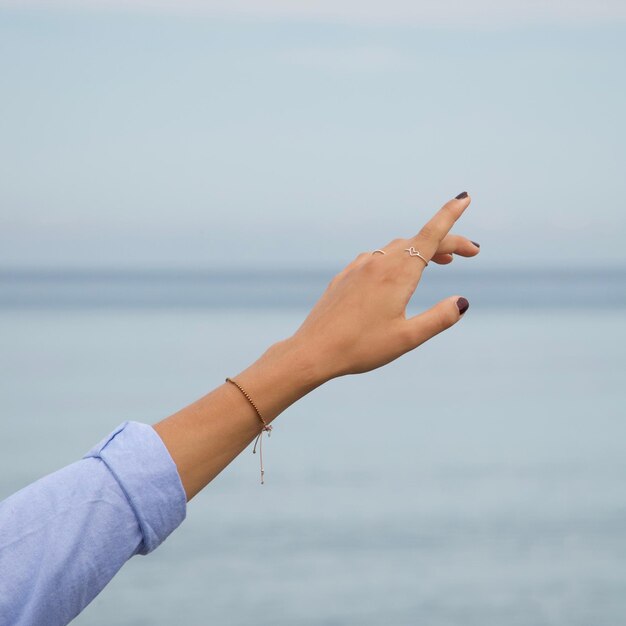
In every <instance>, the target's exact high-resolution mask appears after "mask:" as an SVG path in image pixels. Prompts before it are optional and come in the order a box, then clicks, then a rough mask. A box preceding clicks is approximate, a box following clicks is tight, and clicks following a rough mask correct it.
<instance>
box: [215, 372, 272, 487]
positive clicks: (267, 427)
mask: <svg viewBox="0 0 626 626" xmlns="http://www.w3.org/2000/svg"><path fill="white" fill-rule="evenodd" d="M225 382H227V383H232V384H233V385H235V387H237V389H239V391H241V393H242V394H243V395H244V396H245V398H246V400H247V401H248V402H249V403H250V404H251V405H252V408H253V409H254V410H255V411H256V414H257V415H258V416H259V419H260V420H261V422H262V424H263V428H261V432H260V433H259V434H258V435H257V438H256V441H255V442H254V448H253V449H252V454H256V444H257V443H258V444H259V460H260V462H261V484H262V485H263V484H265V481H264V479H263V475H264V474H265V470H264V469H263V433H264V432H266V431H267V436H268V437H269V436H271V434H272V426H271V425H270V424H268V423H267V422H266V421H265V420H264V419H263V416H262V415H261V411H259V409H258V407H257V405H256V404H254V401H253V400H252V398H251V397H250V396H249V395H248V394H247V393H246V391H245V390H244V388H243V387H242V386H241V385H240V384H239V383H238V382H237V381H235V380H233V379H232V378H226V381H225Z"/></svg>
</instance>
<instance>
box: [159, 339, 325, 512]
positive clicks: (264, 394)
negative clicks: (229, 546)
mask: <svg viewBox="0 0 626 626" xmlns="http://www.w3.org/2000/svg"><path fill="white" fill-rule="evenodd" d="M226 375H230V376H231V377H232V378H234V379H235V380H236V381H237V382H238V383H239V384H240V385H241V386H242V387H243V388H244V389H245V390H246V391H247V393H248V394H249V395H250V397H251V398H253V400H254V402H255V404H256V405H257V407H258V408H259V411H260V412H261V415H262V416H263V418H264V419H265V421H266V422H267V423H269V422H271V421H273V420H274V419H275V418H276V417H277V416H278V415H280V413H282V412H283V411H284V410H285V409H286V408H287V407H289V406H290V405H291V404H293V403H294V402H296V401H297V400H299V399H300V398H302V397H303V396H305V395H306V394H307V393H309V392H310V391H312V390H313V389H315V388H316V387H318V386H319V385H321V384H322V383H323V382H324V380H325V379H326V377H325V375H324V372H323V368H322V367H320V364H319V360H317V359H316V358H315V357H314V356H313V354H312V353H311V352H309V350H308V349H306V348H305V346H304V345H303V344H302V343H300V342H298V341H297V340H296V339H294V338H290V339H286V340H284V341H279V342H278V343H276V344H274V345H272V346H271V347H270V348H269V349H268V350H267V351H266V352H265V353H264V354H263V355H262V356H261V357H260V358H259V359H258V360H257V361H255V362H254V363H253V364H252V365H250V367H248V368H247V369H245V370H244V371H243V372H241V373H239V374H236V375H233V374H232V373H229V372H225V376H226ZM262 426H263V424H262V423H261V421H260V420H259V417H258V415H257V414H256V412H255V410H254V408H253V407H252V405H251V404H250V403H249V402H248V401H247V400H246V398H245V397H244V395H243V394H242V393H241V391H240V390H239V389H237V387H235V386H234V385H232V384H230V383H224V384H222V385H220V386H219V387H217V388H216V389H214V390H213V391H211V392H210V393H208V394H207V395H205V396H203V397H202V398H200V399H199V400H197V401H195V402H193V403H192V404H190V405H189V406H187V407H185V408H184V409H182V410H180V411H178V412H177V413H174V414H173V415H171V416H170V417H168V418H166V419H165V420H163V421H161V422H159V423H158V424H155V425H154V429H155V430H156V432H157V433H158V434H159V436H160V437H161V439H162V440H163V443H164V444H165V446H166V447H167V449H168V451H169V452H170V454H171V456H172V458H173V459H174V462H175V463H176V466H177V468H178V472H179V475H180V479H181V481H182V483H183V487H184V488H185V492H186V494H187V500H191V498H193V497H194V496H195V495H196V494H197V493H198V492H199V491H200V490H201V489H203V488H204V487H205V486H206V485H207V484H208V483H209V482H211V480H213V478H215V477H216V476H217V475H218V474H219V473H220V472H221V471H222V470H223V469H224V468H225V467H226V466H227V465H228V464H229V463H230V462H231V461H232V460H233V459H234V458H235V457H237V456H238V455H239V454H240V453H241V452H242V451H243V450H244V449H245V448H246V447H247V446H248V445H249V444H250V443H251V442H252V441H253V440H254V438H255V437H256V436H257V435H258V434H259V432H260V431H261V428H262Z"/></svg>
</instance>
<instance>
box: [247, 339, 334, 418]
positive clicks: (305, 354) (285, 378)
mask: <svg viewBox="0 0 626 626" xmlns="http://www.w3.org/2000/svg"><path fill="white" fill-rule="evenodd" d="M235 378H236V380H237V382H239V383H240V384H241V385H242V387H243V388H244V389H245V390H246V391H247V392H248V393H249V394H250V396H251V397H252V398H253V399H254V401H255V403H256V404H257V405H258V407H259V410H260V412H261V414H262V415H263V418H264V419H265V420H267V421H268V422H269V421H271V420H273V419H274V418H275V417H276V416H277V415H279V414H280V413H281V412H282V411H284V410H285V409H286V408H287V407H288V406H290V405H291V404H293V403H294V402H296V401H297V400H299V399H300V398H302V397H303V396H305V395H306V394H308V393H309V392H311V391H313V389H315V388H317V387H319V386H320V385H321V384H323V383H324V382H326V380H328V379H327V378H326V377H325V376H324V374H323V368H321V367H320V363H319V362H318V361H316V359H315V358H314V356H313V354H312V353H311V352H310V351H309V350H308V349H307V348H306V346H304V345H303V344H302V343H301V342H300V341H299V340H298V338H297V337H289V338H288V339H284V340H281V341H278V342H276V343H275V344H273V345H271V346H270V347H269V348H268V349H267V350H266V351H265V352H264V353H263V354H262V355H261V356H260V357H259V358H258V359H257V360H256V361H255V362H254V363H253V364H252V365H250V366H249V367H248V368H247V369H245V370H244V371H243V372H241V373H240V374H238V375H237V376H236V377H235Z"/></svg>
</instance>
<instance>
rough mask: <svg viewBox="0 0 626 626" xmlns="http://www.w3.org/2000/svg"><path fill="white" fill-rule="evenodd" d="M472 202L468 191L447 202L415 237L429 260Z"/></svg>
mask: <svg viewBox="0 0 626 626" xmlns="http://www.w3.org/2000/svg"><path fill="white" fill-rule="evenodd" d="M471 201H472V199H471V198H470V197H469V194H468V193H467V191H463V192H462V193H460V194H459V195H458V196H456V197H455V198H453V199H452V200H450V201H449V202H446V204H444V205H443V206H442V207H441V208H440V209H439V211H437V213H435V215H433V217H431V218H430V220H428V222H426V224H424V226H423V227H422V229H421V230H420V231H419V233H417V235H415V237H413V240H414V241H415V242H416V243H417V244H419V245H420V246H421V247H422V248H421V249H423V250H424V252H425V253H427V254H428V258H430V257H431V256H432V255H433V254H435V252H436V251H437V248H438V247H439V243H440V242H441V240H442V239H443V238H444V237H445V236H446V235H447V234H448V232H449V231H450V229H451V228H452V226H454V223H455V222H456V221H457V220H458V219H459V217H461V215H463V211H465V209H467V207H468V206H469V203H470V202H471Z"/></svg>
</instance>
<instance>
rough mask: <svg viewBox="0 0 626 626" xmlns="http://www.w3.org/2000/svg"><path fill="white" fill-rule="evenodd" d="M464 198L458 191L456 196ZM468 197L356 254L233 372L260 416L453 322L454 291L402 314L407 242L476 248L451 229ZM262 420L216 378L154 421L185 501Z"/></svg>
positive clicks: (413, 260) (448, 257)
mask: <svg viewBox="0 0 626 626" xmlns="http://www.w3.org/2000/svg"><path fill="white" fill-rule="evenodd" d="M459 196H463V194H459ZM469 203H470V197H469V196H467V195H466V196H465V197H457V198H454V199H452V200H450V201H449V202H447V203H446V204H445V205H444V206H443V207H442V208H441V209H440V210H439V211H438V212H437V213H436V214H435V215H434V216H433V217H432V218H431V219H430V220H429V221H428V222H427V224H426V225H425V226H424V227H423V228H422V229H421V230H420V231H419V233H417V235H415V236H413V237H409V238H407V239H394V240H393V241H391V242H390V243H388V244H387V245H386V246H384V248H383V250H384V251H385V253H386V254H384V255H383V254H372V253H371V252H365V253H363V254H360V255H359V256H357V257H356V258H355V259H354V260H353V261H352V262H351V263H350V264H349V265H347V266H346V267H345V268H344V269H343V270H342V271H341V272H340V273H339V274H337V276H335V278H333V280H332V281H331V282H330V284H329V285H328V287H327V289H326V291H325V292H324V293H323V294H322V296H321V298H320V299H319V300H318V302H317V303H316V304H315V306H314V307H313V309H312V310H311V312H310V313H309V315H308V316H307V318H306V319H305V320H304V322H303V323H302V325H301V326H300V328H298V330H297V331H296V332H295V333H294V334H293V335H292V336H291V337H288V338H286V339H284V340H282V341H279V342H277V343H275V344H273V345H272V346H270V347H269V348H268V349H267V350H266V351H265V352H264V353H263V354H262V355H261V356H260V358H259V359H258V360H257V361H255V362H254V363H252V364H251V365H250V366H249V367H248V368H246V369H245V370H244V371H243V372H241V373H239V374H238V375H236V376H232V375H231V378H234V379H235V380H236V381H237V382H238V383H239V384H240V385H241V386H242V387H243V388H244V389H245V390H246V391H247V393H248V394H249V395H250V396H251V397H252V399H253V400H254V402H255V404H256V405H257V407H258V408H259V410H260V412H261V415H263V418H264V419H265V421H266V422H267V423H270V422H271V421H273V420H274V419H275V418H276V417H277V416H278V415H280V413H282V412H283V411H284V410H285V409H286V408H287V407H289V406H290V405H291V404H293V403H294V402H296V401H297V400H299V399H300V398H302V397H303V396H305V395H306V394H307V393H309V392H310V391H312V390H313V389H315V388H316V387H319V386H320V385H322V384H323V383H325V382H327V381H329V380H331V379H333V378H336V377H339V376H345V375H347V374H359V373H363V372H368V371H371V370H373V369H376V368H378V367H381V366H383V365H385V364H387V363H390V362H391V361H394V360H395V359H397V358H398V357H400V356H402V355H403V354H405V353H406V352H409V351H411V350H413V349H415V348H417V347H418V346H420V345H421V344H422V343H424V342H425V341H428V339H430V338H431V337H434V336H435V335H437V334H438V333H440V332H442V331H444V330H446V329H447V328H450V327H451V326H452V325H454V324H455V323H456V322H458V321H459V320H460V319H461V317H462V316H463V313H464V311H462V309H463V308H464V306H463V305H464V302H466V301H464V299H461V300H459V298H460V296H451V297H449V298H446V299H444V300H442V301H441V302H439V303H438V304H436V305H435V306H433V307H432V308H431V309H429V310H427V311H425V312H423V313H420V314H419V315H416V316H413V317H409V318H407V317H406V307H407V304H408V302H409V300H410V298H411V296H412V295H413V293H414V292H415V289H416V288H417V286H418V284H419V281H420V278H421V276H422V273H423V271H424V269H425V267H426V265H425V263H424V262H423V261H422V260H421V259H420V258H419V257H411V256H409V254H408V253H407V252H406V248H409V247H410V246H413V247H414V248H416V249H417V250H419V252H420V254H422V255H423V256H424V257H425V258H426V259H428V260H430V261H433V262H435V263H440V264H447V263H450V262H451V261H452V260H453V258H454V257H453V255H459V256H465V257H471V256H476V255H477V254H478V252H479V248H478V246H477V245H476V244H474V243H472V242H471V241H470V240H469V239H467V238H465V237H461V236H459V235H452V234H449V231H450V229H451V228H452V226H453V225H454V223H455V222H456V220H457V219H458V218H459V217H460V216H461V215H462V214H463V212H464V211H465V209H466V208H467V207H468V206H469ZM261 427H262V424H261V422H260V420H259V418H258V416H257V414H256V412H255V410H254V409H253V407H252V405H251V404H250V403H249V402H248V401H247V400H246V398H245V397H244V396H243V394H242V393H241V391H239V389H237V388H236V387H235V386H234V385H232V384H230V383H224V384H223V385H220V386H219V387H217V388H216V389H214V390H213V391H211V392H210V393H208V394H207V395H205V396H203V397H202V398H200V399H199V400H197V401H195V402H193V403H192V404H190V405H189V406H187V407H185V408H183V409H181V410H180V411H178V412H177V413H174V414H173V415H171V416H170V417H168V418H166V419H164V420H163V421H161V422H159V423H158V424H155V425H154V429H155V430H156V432H157V433H158V434H159V436H160V437H161V439H162V440H163V442H164V444H165V446H166V447H167V449H168V450H169V452H170V454H171V456H172V458H173V459H174V462H175V463H176V466H177V468H178V472H179V474H180V477H181V481H182V483H183V487H184V488H185V492H186V494H187V500H191V498H193V497H194V496H195V495H196V494H197V493H198V492H199V491H200V490H201V489H203V488H204V487H205V486H206V485H207V484H208V483H209V482H211V480H213V478H215V476H217V475H218V474H219V473H220V472H221V471H222V470H223V469H224V468H225V467H226V466H227V465H228V464H229V463H230V462H231V461H232V460H233V459H234V458H235V457H237V456H238V455H239V454H240V453H241V452H242V451H243V450H244V449H245V448H246V447H247V446H248V445H249V444H250V443H251V442H252V441H253V440H254V439H255V438H256V436H257V435H258V434H259V432H260V430H261Z"/></svg>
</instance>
